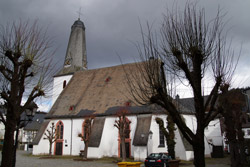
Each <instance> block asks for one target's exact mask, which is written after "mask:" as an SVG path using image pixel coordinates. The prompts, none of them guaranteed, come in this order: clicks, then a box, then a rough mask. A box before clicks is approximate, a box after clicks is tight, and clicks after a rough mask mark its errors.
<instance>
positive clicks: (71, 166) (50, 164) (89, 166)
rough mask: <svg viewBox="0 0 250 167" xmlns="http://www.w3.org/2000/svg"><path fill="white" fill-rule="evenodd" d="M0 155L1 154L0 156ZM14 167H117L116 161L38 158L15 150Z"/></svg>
mask: <svg viewBox="0 0 250 167" xmlns="http://www.w3.org/2000/svg"><path fill="white" fill-rule="evenodd" d="M0 157H1V156H0ZM16 167H117V165H116V163H112V162H105V161H75V160H73V159H40V158H39V157H33V156H28V155H27V153H26V152H24V151H17V163H16Z"/></svg>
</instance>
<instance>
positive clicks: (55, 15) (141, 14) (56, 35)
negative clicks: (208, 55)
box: [0, 0, 250, 85]
mask: <svg viewBox="0 0 250 167" xmlns="http://www.w3.org/2000/svg"><path fill="white" fill-rule="evenodd" d="M186 2H187V1H183V0H180V1H175V0H168V1H165V0H136V1H133V0H85V1H82V0H74V1H69V0H40V1H39V0H36V1H32V0H18V1H16V0H1V1H0V24H1V25H5V24H6V23H7V22H12V21H15V20H18V19H19V18H21V19H22V20H27V19H30V20H31V21H32V20H34V19H39V23H40V25H41V26H43V27H45V28H47V27H48V30H47V31H48V34H49V36H51V37H53V39H54V45H53V46H54V47H55V48H57V50H56V55H55V62H57V66H58V67H59V66H62V64H63V62H64V57H65V54H66V48H67V44H68V39H69V35H70V28H71V25H72V24H73V23H74V21H75V20H76V19H77V18H78V14H77V11H78V10H79V8H80V7H81V12H82V15H81V20H83V21H84V24H85V26H86V40H87V58H88V66H89V68H90V69H94V68H100V67H105V66H112V65H118V64H120V59H119V57H121V59H122V61H123V63H129V62H133V61H134V58H135V57H137V56H138V53H137V50H136V48H135V46H134V44H133V43H134V42H139V41H141V36H140V35H141V34H140V33H141V32H140V25H139V20H140V21H141V23H142V25H143V26H144V25H145V23H146V22H147V21H148V22H149V24H152V25H153V28H154V30H158V29H159V27H160V25H161V20H162V14H163V13H166V9H167V8H168V9H172V6H173V4H175V5H177V9H181V8H182V7H183V6H185V4H186ZM194 2H196V1H194ZM218 5H220V8H221V9H222V12H227V16H226V17H227V18H228V19H229V23H230V24H229V27H230V26H232V34H230V35H232V36H233V37H234V38H235V39H237V43H238V44H236V45H240V44H241V43H242V42H243V49H242V52H241V53H242V57H241V60H240V64H241V65H240V66H239V69H240V70H244V68H243V67H248V62H249V57H250V56H249V53H250V52H249V49H245V48H250V42H249V41H250V31H249V30H250V17H249V15H250V10H249V6H250V1H243V0H239V1H235V0H220V1H218V0H209V1H208V0H200V1H199V2H198V6H201V7H204V8H205V9H206V12H207V13H206V16H207V17H208V18H212V17H213V16H215V14H216V11H217V9H218ZM239 73H241V72H240V71H239ZM246 75H247V76H248V75H249V74H246ZM246 83H247V84H248V85H250V82H249V81H248V82H246Z"/></svg>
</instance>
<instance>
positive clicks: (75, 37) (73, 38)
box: [57, 18, 87, 75]
mask: <svg viewBox="0 0 250 167" xmlns="http://www.w3.org/2000/svg"><path fill="white" fill-rule="evenodd" d="M86 69H87V53H86V39H85V26H84V23H83V22H82V21H81V20H80V18H78V20H76V21H75V22H74V24H73V25H72V26H71V33H70V37H69V42H68V48H67V52H66V56H65V61H64V67H63V69H62V70H61V71H60V72H59V73H58V74H57V75H67V74H72V73H74V72H76V71H81V70H86Z"/></svg>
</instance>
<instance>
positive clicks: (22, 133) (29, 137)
mask: <svg viewBox="0 0 250 167" xmlns="http://www.w3.org/2000/svg"><path fill="white" fill-rule="evenodd" d="M46 114H47V113H46V112H41V111H40V112H36V113H35V114H34V117H33V118H32V121H30V122H28V124H27V125H26V126H25V127H23V128H22V129H20V130H19V144H20V147H22V148H23V149H24V150H26V151H32V148H33V144H32V142H33V140H34V138H35V137H36V134H37V132H38V131H39V129H40V127H41V125H42V123H43V121H44V117H45V115H46Z"/></svg>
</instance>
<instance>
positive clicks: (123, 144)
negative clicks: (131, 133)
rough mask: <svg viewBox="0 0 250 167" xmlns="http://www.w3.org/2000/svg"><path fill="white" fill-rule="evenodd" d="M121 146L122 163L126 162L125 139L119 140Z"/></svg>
mask: <svg viewBox="0 0 250 167" xmlns="http://www.w3.org/2000/svg"><path fill="white" fill-rule="evenodd" d="M121 144H122V162H124V161H126V146H125V137H122V138H121Z"/></svg>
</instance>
